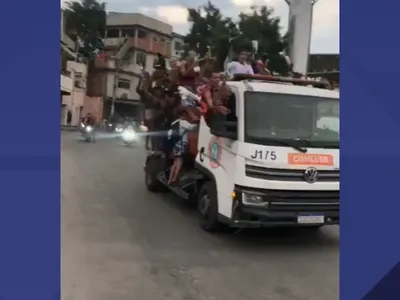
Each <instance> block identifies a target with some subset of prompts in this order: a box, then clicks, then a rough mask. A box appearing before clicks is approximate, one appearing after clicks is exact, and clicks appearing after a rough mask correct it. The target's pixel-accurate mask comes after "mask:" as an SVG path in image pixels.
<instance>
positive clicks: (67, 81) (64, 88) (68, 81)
mask: <svg viewBox="0 0 400 300" xmlns="http://www.w3.org/2000/svg"><path fill="white" fill-rule="evenodd" d="M60 81H61V92H62V93H67V94H71V92H72V90H73V82H72V78H71V77H69V76H66V75H63V74H61V80H60Z"/></svg>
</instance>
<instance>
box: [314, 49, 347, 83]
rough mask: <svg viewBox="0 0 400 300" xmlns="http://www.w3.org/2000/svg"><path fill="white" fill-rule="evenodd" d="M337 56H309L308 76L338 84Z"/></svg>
mask: <svg viewBox="0 0 400 300" xmlns="http://www.w3.org/2000/svg"><path fill="white" fill-rule="evenodd" d="M339 61H340V60H339V54H310V58H309V63H308V75H309V76H312V77H324V78H327V79H328V80H330V81H332V82H336V83H339V79H340V76H339V65H340V63H339Z"/></svg>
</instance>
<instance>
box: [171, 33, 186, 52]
mask: <svg viewBox="0 0 400 300" xmlns="http://www.w3.org/2000/svg"><path fill="white" fill-rule="evenodd" d="M184 45H185V40H184V36H183V35H180V34H178V33H175V32H174V33H172V43H171V55H172V57H174V58H181V57H182V55H183V52H184Z"/></svg>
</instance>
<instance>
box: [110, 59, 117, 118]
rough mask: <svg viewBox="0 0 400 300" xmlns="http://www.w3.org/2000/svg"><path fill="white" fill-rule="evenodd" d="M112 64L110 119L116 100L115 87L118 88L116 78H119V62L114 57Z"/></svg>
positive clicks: (113, 112)
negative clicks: (113, 66)
mask: <svg viewBox="0 0 400 300" xmlns="http://www.w3.org/2000/svg"><path fill="white" fill-rule="evenodd" d="M114 64H115V73H114V82H113V96H112V100H111V112H110V118H112V117H114V114H115V100H116V99H117V86H118V78H119V60H118V59H117V58H116V57H114Z"/></svg>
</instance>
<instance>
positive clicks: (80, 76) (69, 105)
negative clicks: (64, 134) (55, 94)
mask: <svg viewBox="0 0 400 300" xmlns="http://www.w3.org/2000/svg"><path fill="white" fill-rule="evenodd" d="M86 76H87V67H86V65H85V64H84V63H82V62H80V61H79V60H78V58H77V53H76V45H75V42H74V41H73V40H71V38H70V37H68V36H67V35H66V34H65V32H64V24H63V18H62V12H61V80H60V81H61V119H60V123H61V125H67V113H68V111H70V112H71V113H72V120H71V125H72V126H77V125H78V124H79V120H80V117H81V116H82V111H83V107H84V103H85V97H86Z"/></svg>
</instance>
